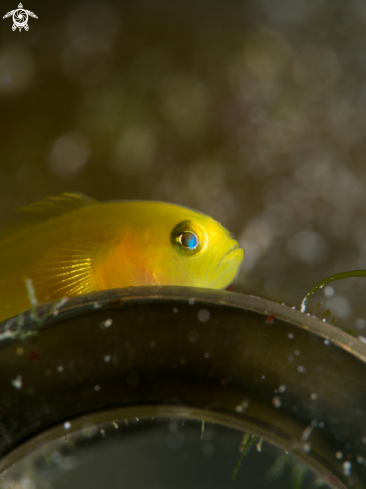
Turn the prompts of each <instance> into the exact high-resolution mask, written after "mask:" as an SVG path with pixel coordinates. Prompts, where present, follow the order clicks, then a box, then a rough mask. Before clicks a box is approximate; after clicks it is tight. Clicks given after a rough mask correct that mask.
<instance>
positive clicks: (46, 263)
mask: <svg viewBox="0 0 366 489" xmlns="http://www.w3.org/2000/svg"><path fill="white" fill-rule="evenodd" d="M101 250H102V245H100V244H99V243H87V242H79V241H78V242H77V243H74V242H71V243H66V244H64V245H61V246H59V247H57V248H52V249H51V250H49V251H48V252H46V253H45V254H44V255H43V256H42V257H41V258H40V259H39V260H37V262H36V263H34V264H33V265H32V267H31V268H30V270H29V275H30V276H29V278H31V279H32V281H33V286H34V289H35V292H36V297H37V299H38V301H39V302H49V301H54V300H59V299H61V298H62V297H71V296H75V295H80V294H86V293H89V292H93V291H95V290H100V289H102V288H103V280H102V276H101V273H100V256H101Z"/></svg>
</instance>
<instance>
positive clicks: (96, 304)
mask: <svg viewBox="0 0 366 489" xmlns="http://www.w3.org/2000/svg"><path fill="white" fill-rule="evenodd" d="M93 307H94V309H100V308H101V307H102V306H101V305H100V304H99V302H94V306H93Z"/></svg>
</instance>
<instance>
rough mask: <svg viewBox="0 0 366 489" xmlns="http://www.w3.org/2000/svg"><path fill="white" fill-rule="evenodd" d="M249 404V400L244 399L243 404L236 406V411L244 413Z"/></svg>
mask: <svg viewBox="0 0 366 489" xmlns="http://www.w3.org/2000/svg"><path fill="white" fill-rule="evenodd" d="M248 406H249V401H243V402H242V403H241V404H239V405H238V406H236V408H235V411H236V412H237V413H242V412H243V411H245V409H246V408H247V407H248Z"/></svg>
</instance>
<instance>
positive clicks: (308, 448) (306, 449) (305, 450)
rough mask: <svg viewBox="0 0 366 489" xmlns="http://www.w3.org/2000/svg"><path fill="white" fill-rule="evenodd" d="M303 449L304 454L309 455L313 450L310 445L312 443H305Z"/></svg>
mask: <svg viewBox="0 0 366 489" xmlns="http://www.w3.org/2000/svg"><path fill="white" fill-rule="evenodd" d="M303 448H304V452H306V453H309V452H310V450H311V445H310V443H304V446H303Z"/></svg>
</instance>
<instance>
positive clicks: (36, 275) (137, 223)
mask: <svg viewBox="0 0 366 489" xmlns="http://www.w3.org/2000/svg"><path fill="white" fill-rule="evenodd" d="M16 215H17V217H18V219H17V220H16V221H15V223H14V224H13V225H11V226H8V227H7V228H5V229H4V231H3V232H2V233H1V234H0V321H2V320H4V319H7V318H9V317H11V316H14V315H16V314H19V313H21V312H22V311H25V310H27V309H29V308H30V302H29V298H28V293H27V289H26V285H25V279H26V278H29V279H31V280H32V281H33V286H34V289H35V293H36V297H37V299H38V301H39V302H40V303H44V302H50V301H54V300H58V299H61V298H62V297H64V296H69V297H70V296H75V295H79V294H85V293H88V292H92V291H96V290H103V289H112V288H117V287H128V286H141V285H190V286H194V287H208V288H212V289H221V288H224V287H226V286H227V285H229V284H230V283H231V282H232V281H233V280H234V278H235V276H236V274H237V272H238V269H239V266H240V264H241V262H242V260H243V258H244V251H243V249H241V248H239V247H238V243H237V241H235V240H234V239H232V238H231V235H230V233H229V232H228V231H227V230H226V229H225V228H224V227H222V226H221V225H220V224H219V223H218V222H217V221H215V220H214V219H212V218H211V217H209V216H206V215H205V214H202V213H200V212H197V211H194V210H191V209H188V208H185V207H181V206H178V205H173V204H167V203H163V202H148V201H120V202H104V203H101V202H98V201H96V200H94V199H91V198H89V197H86V196H85V195H82V194H77V193H65V194H62V195H60V196H58V197H49V198H46V199H44V200H42V201H41V202H38V203H35V204H32V205H30V206H28V207H25V208H23V209H20V210H19V211H17V212H16Z"/></svg>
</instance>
